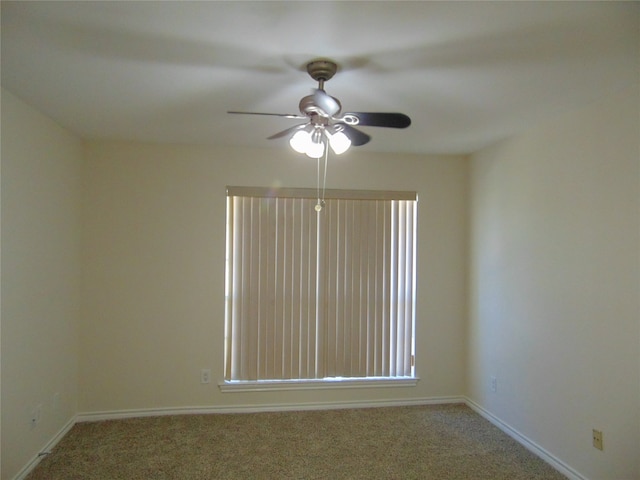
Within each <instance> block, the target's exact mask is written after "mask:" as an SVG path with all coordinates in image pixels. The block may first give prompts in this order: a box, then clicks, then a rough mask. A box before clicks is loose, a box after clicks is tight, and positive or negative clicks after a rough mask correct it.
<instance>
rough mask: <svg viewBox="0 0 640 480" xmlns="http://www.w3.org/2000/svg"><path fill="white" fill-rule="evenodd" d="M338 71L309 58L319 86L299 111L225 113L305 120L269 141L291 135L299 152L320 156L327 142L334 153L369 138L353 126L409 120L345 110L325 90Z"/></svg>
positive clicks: (396, 124) (397, 124) (404, 124)
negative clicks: (285, 112)
mask: <svg viewBox="0 0 640 480" xmlns="http://www.w3.org/2000/svg"><path fill="white" fill-rule="evenodd" d="M337 70H338V66H337V64H336V63H335V62H333V61H331V60H327V59H316V60H312V61H311V62H309V63H308V64H307V73H309V76H311V78H313V79H314V80H315V81H317V82H318V88H317V89H315V90H314V92H313V94H312V95H307V96H306V97H303V98H302V100H300V105H299V108H300V114H281V113H260V112H239V111H228V112H227V113H233V114H244V115H272V116H277V117H285V118H292V119H299V120H305V122H304V123H300V124H298V125H294V126H293V127H289V128H287V129H285V130H283V131H281V132H278V133H276V134H274V135H271V136H270V137H268V139H269V140H273V139H275V138H282V137H286V136H288V135H291V138H290V140H289V143H290V145H291V147H292V148H293V149H294V150H296V151H297V152H299V153H305V154H307V155H308V156H309V157H312V158H319V157H321V156H322V155H323V154H324V152H325V148H328V147H326V145H327V144H328V145H329V146H330V147H331V149H332V150H333V152H334V153H335V154H338V155H339V154H341V153H343V152H345V151H346V150H347V149H348V148H349V147H350V146H351V145H353V146H360V145H364V144H366V143H368V142H369V140H371V137H370V136H369V135H367V134H366V133H364V132H362V131H360V130H358V129H357V128H355V126H362V127H388V128H407V127H408V126H409V125H411V119H410V118H409V117H408V116H407V115H405V114H403V113H381V112H345V113H341V110H342V105H341V104H340V102H339V101H338V99H337V98H335V97H332V96H330V95H329V94H327V93H326V92H325V90H324V83H325V82H327V81H328V80H330V79H331V78H332V77H333V76H334V75H335V73H336V72H337Z"/></svg>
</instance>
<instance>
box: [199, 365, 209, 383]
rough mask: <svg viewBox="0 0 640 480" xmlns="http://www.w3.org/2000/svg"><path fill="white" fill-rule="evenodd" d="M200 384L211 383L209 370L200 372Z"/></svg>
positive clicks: (205, 369)
mask: <svg viewBox="0 0 640 480" xmlns="http://www.w3.org/2000/svg"><path fill="white" fill-rule="evenodd" d="M200 383H211V370H209V369H208V368H203V369H202V370H200Z"/></svg>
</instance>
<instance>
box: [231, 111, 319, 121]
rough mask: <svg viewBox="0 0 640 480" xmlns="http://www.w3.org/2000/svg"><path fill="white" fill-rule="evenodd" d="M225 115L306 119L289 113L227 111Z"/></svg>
mask: <svg viewBox="0 0 640 480" xmlns="http://www.w3.org/2000/svg"><path fill="white" fill-rule="evenodd" d="M227 113H235V114H240V115H269V116H272V117H284V118H298V119H300V120H302V119H305V118H307V117H303V116H302V115H294V114H291V113H261V112H236V111H230V110H228V111H227Z"/></svg>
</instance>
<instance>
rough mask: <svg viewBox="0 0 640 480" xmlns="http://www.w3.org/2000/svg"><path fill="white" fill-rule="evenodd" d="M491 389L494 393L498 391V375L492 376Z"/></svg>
mask: <svg viewBox="0 0 640 480" xmlns="http://www.w3.org/2000/svg"><path fill="white" fill-rule="evenodd" d="M491 391H492V392H493V393H497V392H498V379H497V378H496V377H491Z"/></svg>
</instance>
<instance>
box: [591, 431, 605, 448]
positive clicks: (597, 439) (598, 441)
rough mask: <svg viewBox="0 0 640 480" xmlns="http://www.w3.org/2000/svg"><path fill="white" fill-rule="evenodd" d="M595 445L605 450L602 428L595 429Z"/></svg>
mask: <svg viewBox="0 0 640 480" xmlns="http://www.w3.org/2000/svg"><path fill="white" fill-rule="evenodd" d="M593 446H594V447H596V448H597V449H598V450H604V443H603V442H602V432H601V431H600V430H595V429H594V430H593Z"/></svg>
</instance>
